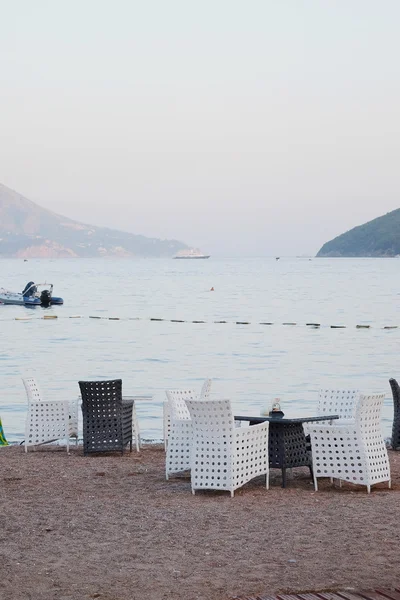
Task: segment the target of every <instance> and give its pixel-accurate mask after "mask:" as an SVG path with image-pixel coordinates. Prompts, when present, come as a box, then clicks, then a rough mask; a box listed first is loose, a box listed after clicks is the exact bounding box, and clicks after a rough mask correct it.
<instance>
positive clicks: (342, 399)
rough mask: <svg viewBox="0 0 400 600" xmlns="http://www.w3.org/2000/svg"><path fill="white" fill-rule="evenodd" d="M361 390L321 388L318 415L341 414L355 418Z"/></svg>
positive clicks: (341, 416)
mask: <svg viewBox="0 0 400 600" xmlns="http://www.w3.org/2000/svg"><path fill="white" fill-rule="evenodd" d="M359 396H360V390H324V389H321V390H319V393H318V415H321V416H322V415H339V417H340V418H341V419H354V416H355V410H356V404H357V401H358V398H359Z"/></svg>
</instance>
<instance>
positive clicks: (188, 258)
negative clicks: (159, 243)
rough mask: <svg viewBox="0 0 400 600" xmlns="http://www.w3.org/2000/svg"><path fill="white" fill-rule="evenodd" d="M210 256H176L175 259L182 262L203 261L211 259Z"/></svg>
mask: <svg viewBox="0 0 400 600" xmlns="http://www.w3.org/2000/svg"><path fill="white" fill-rule="evenodd" d="M210 256H211V255H210ZM210 256H174V258H179V259H180V260H201V259H204V258H210Z"/></svg>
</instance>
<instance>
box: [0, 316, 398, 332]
mask: <svg viewBox="0 0 400 600" xmlns="http://www.w3.org/2000/svg"><path fill="white" fill-rule="evenodd" d="M60 319H97V320H103V321H153V322H155V323H161V322H162V323H189V324H204V325H205V324H216V325H263V326H271V327H272V326H275V327H278V326H279V325H280V326H283V327H306V328H308V329H323V328H329V329H350V328H351V327H355V328H356V329H386V330H391V329H399V325H384V326H374V325H365V324H362V323H358V324H356V325H353V326H349V325H323V324H322V323H317V322H315V323H311V322H310V323H297V322H295V321H283V322H282V323H278V322H274V321H254V322H251V321H225V320H218V321H206V320H204V319H193V320H189V319H188V320H185V319H164V318H161V317H107V316H101V315H89V316H84V315H61V316H60V315H52V314H50V315H43V316H25V315H24V316H21V317H11V318H6V319H0V321H24V322H27V321H39V320H45V321H47V320H54V321H57V320H60Z"/></svg>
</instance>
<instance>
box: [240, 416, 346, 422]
mask: <svg viewBox="0 0 400 600" xmlns="http://www.w3.org/2000/svg"><path fill="white" fill-rule="evenodd" d="M234 418H235V421H251V423H253V424H256V423H264V422H265V421H269V422H270V423H271V422H272V423H278V424H279V423H282V424H285V423H286V424H291V423H309V422H312V421H331V420H332V419H338V418H339V415H321V416H319V417H298V418H295V419H287V418H286V417H282V418H279V417H261V416H259V417H249V416H237V415H235V417H234Z"/></svg>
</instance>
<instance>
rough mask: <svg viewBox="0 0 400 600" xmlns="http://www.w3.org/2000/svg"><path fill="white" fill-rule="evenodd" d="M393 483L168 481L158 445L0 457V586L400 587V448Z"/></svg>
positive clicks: (170, 591) (77, 590) (220, 592)
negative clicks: (211, 487)
mask: <svg viewBox="0 0 400 600" xmlns="http://www.w3.org/2000/svg"><path fill="white" fill-rule="evenodd" d="M389 456H390V463H391V470H392V489H391V490H389V489H388V488H387V484H379V485H377V486H374V487H373V491H372V493H371V495H368V494H367V492H366V488H365V487H360V486H352V485H350V484H343V486H342V488H339V487H338V486H335V487H333V488H332V487H331V484H330V482H329V480H325V479H324V480H319V482H318V483H319V487H320V490H319V491H318V492H314V489H313V485H312V480H311V478H310V474H309V470H308V469H307V468H299V469H293V472H292V475H291V476H290V477H289V480H288V487H287V488H286V489H282V488H281V487H280V483H281V480H280V472H279V470H271V478H270V479H271V482H270V485H271V487H270V490H268V491H267V490H266V489H265V487H264V479H263V478H262V477H261V478H257V479H255V480H253V481H252V482H250V483H249V484H247V485H246V486H244V487H243V488H241V489H239V490H237V491H236V492H235V497H234V498H230V496H229V494H228V493H226V492H213V491H210V492H197V493H196V495H195V496H193V495H192V494H191V489H190V478H189V477H188V476H183V477H174V478H171V479H170V480H169V481H165V475H164V465H165V454H164V451H163V447H162V446H161V445H154V444H151V445H146V446H145V447H144V448H143V450H142V451H141V452H140V453H136V452H135V451H133V452H132V453H129V451H126V452H125V454H124V456H119V455H118V454H107V455H93V456H89V457H84V456H83V449H82V446H81V445H78V446H77V447H76V446H74V444H73V445H72V446H71V451H70V454H69V455H68V454H67V452H66V449H65V447H62V446H53V445H52V446H42V447H39V448H36V449H35V450H30V451H29V452H28V453H27V454H26V453H25V452H24V449H23V447H21V446H16V445H11V446H8V447H2V448H1V449H0V472H1V480H2V481H1V486H0V499H1V501H0V505H1V511H0V515H1V523H2V528H1V530H2V544H1V554H2V560H1V567H0V574H1V589H2V592H3V593H4V597H8V598H12V599H13V600H22V599H24V600H25V599H26V598H29V597H31V598H34V600H50V599H51V600H52V599H58V600H76V599H77V598H79V599H80V600H89V599H91V598H100V600H132V599H138V600H139V599H140V600H147V599H149V600H150V599H152V600H166V599H171V600H181V599H182V600H183V599H185V600H222V599H228V598H233V597H235V596H236V597H245V596H256V595H257V594H259V595H260V594H264V595H266V594H270V595H273V594H276V593H279V592H280V593H284V592H299V591H305V590H324V589H325V590H327V589H330V590H335V589H344V588H355V589H357V588H371V589H373V588H375V589H376V588H385V587H386V588H389V587H394V586H395V584H397V585H398V583H399V579H400V573H399V567H398V548H399V542H400V534H399V527H398V523H399V517H400V503H399V499H400V454H398V453H396V452H392V451H390V452H389Z"/></svg>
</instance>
